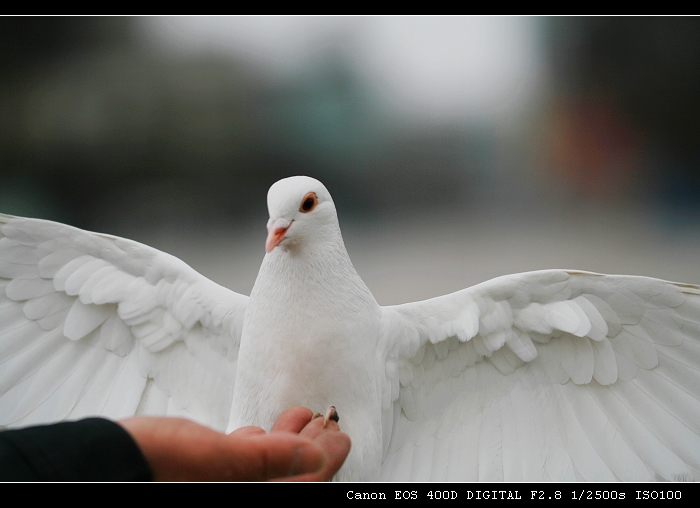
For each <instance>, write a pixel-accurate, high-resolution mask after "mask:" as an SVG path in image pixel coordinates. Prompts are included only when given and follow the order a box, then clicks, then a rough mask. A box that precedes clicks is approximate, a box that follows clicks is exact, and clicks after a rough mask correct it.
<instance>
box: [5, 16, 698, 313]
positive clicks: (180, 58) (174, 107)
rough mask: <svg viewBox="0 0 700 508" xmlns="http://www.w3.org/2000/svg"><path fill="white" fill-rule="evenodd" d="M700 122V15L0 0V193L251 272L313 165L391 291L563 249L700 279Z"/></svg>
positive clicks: (387, 298)
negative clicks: (162, 10)
mask: <svg viewBox="0 0 700 508" xmlns="http://www.w3.org/2000/svg"><path fill="white" fill-rule="evenodd" d="M699 140H700V18H672V17H671V18H669V17H664V18H647V17H645V18H620V17H614V18H594V17H586V18H572V17H567V18H555V17H551V18H534V17H522V18H519V17H515V18H508V17H498V18H488V17H487V18H481V17H427V18H423V17H379V18H375V17H311V18H306V17H279V18H277V17H265V18H259V17H223V18H204V17H197V18H185V17H165V18H150V17H141V18H133V17H106V18H101V17H80V18H72V17H57V18H53V17H31V18H26V17H2V18H0V175H1V180H0V211H2V212H4V213H10V214H15V215H22V216H31V217H40V218H45V219H51V220H58V221H61V222H66V223H69V224H72V225H74V226H77V227H81V228H85V229H90V230H94V231H100V232H105V233H110V234H116V235H119V236H125V237H129V238H133V239H135V240H138V241H141V242H144V243H147V244H149V245H152V246H154V247H157V248H160V249H162V250H165V251H167V252H169V253H171V254H173V255H176V256H178V257H180V258H182V259H183V260H185V261H186V262H188V263H189V264H190V265H192V266H193V267H194V268H196V269H197V270H199V271H200V272H202V273H204V274H205V275H207V276H209V277H211V278H212V279H214V280H216V281H217V282H219V283H220V284H222V285H224V286H227V287H230V288H232V289H234V290H236V291H239V292H242V293H245V294H248V293H249V291H250V289H251V287H252V285H253V282H254V280H255V276H256V274H257V271H258V267H259V264H260V261H261V259H262V256H263V254H264V247H263V246H264V240H265V234H266V231H265V223H266V220H267V210H266V201H265V199H266V193H267V189H268V188H269V186H270V185H271V184H272V183H274V182H275V181H276V180H278V179H280V178H284V177H286V176H291V175H296V174H304V175H309V176H313V177H316V178H318V179H320V180H321V181H323V182H324V184H325V185H326V186H327V187H328V189H329V190H330V192H331V193H332V195H333V197H334V200H335V202H336V207H337V208H338V212H339V216H340V221H341V227H342V228H343V234H344V237H345V240H346V244H347V247H348V251H349V252H350V256H351V258H352V259H353V262H354V263H355V265H356V267H357V269H358V271H359V272H360V274H361V275H362V276H363V278H364V279H365V280H366V282H367V283H368V285H369V287H370V288H371V289H372V290H373V292H374V293H375V296H376V297H377V299H378V301H379V302H380V303H382V304H390V303H400V302H403V301H410V300H415V299H422V298H428V297H431V296H437V295H439V294H443V293H445V292H449V291H455V290H458V289H461V288H463V287H466V286H469V285H472V284H475V283H478V282H481V281H483V280H486V279H489V278H492V277H495V276H498V275H504V274H507V273H513V272H519V271H525V270H535V269H544V268H576V269H582V270H591V271H598V272H604V273H629V274H638V275H649V276H654V277H660V278H664V279H670V280H678V281H684V282H694V283H700V269H699V266H700V263H699V261H700V143H699Z"/></svg>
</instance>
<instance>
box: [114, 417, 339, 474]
mask: <svg viewBox="0 0 700 508" xmlns="http://www.w3.org/2000/svg"><path fill="white" fill-rule="evenodd" d="M117 423H119V424H120V425H121V426H122V427H123V428H124V429H126V431H127V432H128V433H129V434H130V435H131V436H132V437H133V438H134V440H135V441H136V443H137V444H138V446H139V448H140V449H141V452H142V453H143V455H144V457H145V458H146V461H147V462H148V464H149V466H150V468H151V471H152V472H153V479H154V480H156V481H265V480H289V481H327V480H330V479H331V477H332V476H333V475H334V474H335V473H336V472H337V471H338V469H340V466H342V465H343V462H344V461H345V457H347V455H348V452H349V451H350V438H349V437H348V435H347V434H345V433H343V432H340V429H339V427H338V424H337V423H336V422H334V421H332V420H331V421H329V422H328V426H327V427H326V428H324V427H323V418H313V413H312V412H311V410H309V409H307V408H303V407H293V408H291V409H288V410H286V411H284V412H283V413H282V414H281V415H280V416H279V417H278V418H277V421H276V422H275V423H274V425H273V427H272V430H271V431H270V433H267V432H265V431H264V430H263V429H261V428H259V427H243V428H241V429H238V430H235V431H233V432H232V433H231V434H228V435H226V434H223V433H221V432H217V431H215V430H213V429H210V428H208V427H205V426H203V425H200V424H198V423H195V422H193V421H191V420H186V419H184V418H165V417H150V416H136V417H133V418H127V419H125V420H121V421H119V422H117Z"/></svg>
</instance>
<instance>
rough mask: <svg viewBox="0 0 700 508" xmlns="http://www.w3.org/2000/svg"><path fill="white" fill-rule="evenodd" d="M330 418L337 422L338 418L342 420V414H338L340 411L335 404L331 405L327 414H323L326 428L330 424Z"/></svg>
mask: <svg viewBox="0 0 700 508" xmlns="http://www.w3.org/2000/svg"><path fill="white" fill-rule="evenodd" d="M328 420H333V421H334V422H336V423H337V422H338V420H340V416H338V411H336V409H335V406H331V407H329V408H328V411H326V414H325V415H323V428H324V429H325V428H326V427H327V426H328Z"/></svg>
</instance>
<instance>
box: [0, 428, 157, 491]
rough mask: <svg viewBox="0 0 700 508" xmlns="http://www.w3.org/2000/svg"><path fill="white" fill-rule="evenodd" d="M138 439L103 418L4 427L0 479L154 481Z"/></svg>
mask: <svg viewBox="0 0 700 508" xmlns="http://www.w3.org/2000/svg"><path fill="white" fill-rule="evenodd" d="M151 479H152V475H151V472H150V470H149V468H148V464H147V463H146V459H145V458H144V457H143V454H142V453H141V450H139V448H138V446H137V445H136V442H135V441H134V440H133V439H132V438H131V436H130V435H129V433H128V432H127V431H126V430H124V429H123V428H122V427H121V426H119V425H117V424H116V423H114V422H111V421H109V420H104V419H101V418H88V419H86V420H80V421H78V422H63V423H57V424H54V425H42V426H40V427H29V428H26V429H18V430H7V431H4V432H0V481H149V480H151Z"/></svg>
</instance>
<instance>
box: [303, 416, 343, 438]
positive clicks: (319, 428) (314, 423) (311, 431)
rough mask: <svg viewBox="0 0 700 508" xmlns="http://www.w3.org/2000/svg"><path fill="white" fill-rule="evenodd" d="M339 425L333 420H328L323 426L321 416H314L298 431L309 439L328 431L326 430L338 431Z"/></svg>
mask: <svg viewBox="0 0 700 508" xmlns="http://www.w3.org/2000/svg"><path fill="white" fill-rule="evenodd" d="M339 430H340V426H339V425H338V422H336V421H335V420H328V424H327V425H326V426H325V427H324V426H323V418H320V417H319V418H314V419H313V420H310V421H309V422H308V423H307V424H306V426H304V428H303V429H302V430H301V431H300V432H299V435H301V436H304V437H308V438H309V439H316V438H317V437H318V436H320V435H322V434H324V433H326V432H328V431H336V432H337V431H339Z"/></svg>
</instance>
